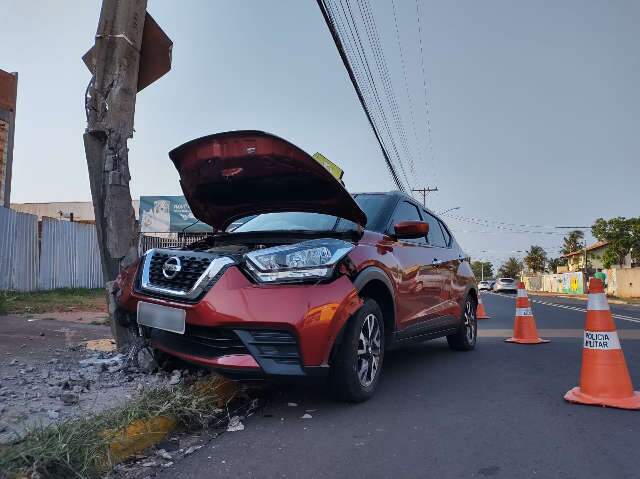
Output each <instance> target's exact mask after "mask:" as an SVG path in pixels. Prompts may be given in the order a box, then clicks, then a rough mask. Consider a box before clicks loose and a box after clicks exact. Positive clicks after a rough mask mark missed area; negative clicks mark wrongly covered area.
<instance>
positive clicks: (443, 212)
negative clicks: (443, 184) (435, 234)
mask: <svg viewBox="0 0 640 479" xmlns="http://www.w3.org/2000/svg"><path fill="white" fill-rule="evenodd" d="M460 208H462V207H461V206H454V207H453V208H449V209H448V210H444V211H441V212H440V213H438V214H439V215H440V216H443V215H445V214H447V213H449V212H450V211H454V210H459V209H460Z"/></svg>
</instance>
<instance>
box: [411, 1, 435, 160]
mask: <svg viewBox="0 0 640 479" xmlns="http://www.w3.org/2000/svg"><path fill="white" fill-rule="evenodd" d="M416 17H417V21H418V44H419V46H420V66H421V71H422V89H423V90H424V108H425V119H426V125H427V141H428V149H429V153H430V155H431V161H432V166H434V165H435V155H434V153H433V141H432V138H431V120H430V118H429V117H430V115H429V101H428V94H427V75H426V73H425V70H424V51H423V48H422V24H421V23H420V6H419V4H418V0H416Z"/></svg>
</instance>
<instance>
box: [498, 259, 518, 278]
mask: <svg viewBox="0 0 640 479" xmlns="http://www.w3.org/2000/svg"><path fill="white" fill-rule="evenodd" d="M520 271H522V262H521V261H519V260H518V258H514V257H513V256H512V257H511V258H509V259H507V261H505V262H504V263H503V264H502V266H500V269H498V276H500V277H503V278H518V277H519V276H520Z"/></svg>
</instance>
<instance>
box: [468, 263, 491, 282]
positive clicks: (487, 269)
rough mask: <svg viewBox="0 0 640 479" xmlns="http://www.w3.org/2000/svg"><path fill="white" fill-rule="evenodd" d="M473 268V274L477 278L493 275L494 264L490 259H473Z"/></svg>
mask: <svg viewBox="0 0 640 479" xmlns="http://www.w3.org/2000/svg"><path fill="white" fill-rule="evenodd" d="M483 266H484V272H483ZM471 269H472V270H473V274H474V275H475V277H476V279H481V278H492V277H493V264H492V263H491V262H490V261H472V262H471Z"/></svg>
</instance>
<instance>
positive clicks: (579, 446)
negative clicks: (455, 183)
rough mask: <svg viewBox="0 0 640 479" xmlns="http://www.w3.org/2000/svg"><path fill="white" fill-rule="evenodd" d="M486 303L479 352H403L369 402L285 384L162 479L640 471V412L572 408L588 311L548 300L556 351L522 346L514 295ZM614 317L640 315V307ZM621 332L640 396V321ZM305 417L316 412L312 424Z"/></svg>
mask: <svg viewBox="0 0 640 479" xmlns="http://www.w3.org/2000/svg"><path fill="white" fill-rule="evenodd" d="M536 299H540V300H541V301H544V302H547V303H550V302H556V303H557V304H560V305H561V306H562V301H555V299H556V298H536ZM483 301H484V304H485V307H486V309H487V311H488V313H489V314H490V315H491V316H492V319H490V320H487V321H482V322H481V323H480V330H481V333H482V337H481V338H480V339H479V344H478V347H477V349H476V350H475V351H473V352H464V353H461V352H453V351H450V350H449V349H448V347H447V344H446V341H444V340H435V341H430V342H427V343H424V344H420V345H415V346H412V347H410V348H407V349H403V350H399V351H395V352H391V353H389V354H388V355H387V357H386V359H385V365H384V372H383V377H382V381H381V384H380V388H379V391H378V394H377V395H376V396H375V397H374V398H373V399H371V400H370V401H368V402H366V403H363V404H357V405H352V404H343V403H339V402H335V401H333V400H332V399H331V397H330V396H329V395H328V393H327V392H326V391H325V390H324V388H323V387H322V386H320V385H319V386H315V387H311V386H279V387H276V388H273V390H272V393H273V394H272V397H271V399H270V400H269V401H268V403H267V406H266V408H265V410H264V411H262V412H261V413H260V414H257V415H255V416H253V417H250V418H248V419H246V420H245V421H244V423H245V426H246V428H245V430H244V431H241V432H234V433H225V434H223V435H222V436H221V437H220V438H218V439H217V440H215V441H213V442H212V443H211V444H210V445H209V446H206V447H204V448H202V449H200V450H199V451H197V452H196V453H194V454H193V455H191V456H189V457H187V458H185V459H184V460H183V461H181V462H180V463H178V464H176V465H175V466H174V467H172V468H171V469H167V470H165V471H162V473H160V474H159V477H161V478H184V479H186V478H194V477H216V478H218V477H220V478H226V477H229V478H231V477H233V478H253V477H256V478H280V477H289V478H297V477H305V478H364V477H367V478H389V477H394V478H428V477H437V478H450V477H451V478H458V477H480V478H482V477H497V478H514V477H518V478H529V477H536V478H580V479H585V478H603V477H607V478H609V477H612V478H632V477H634V478H637V477H640V471H639V468H640V463H639V461H638V447H637V444H638V437H640V436H639V434H640V413H638V412H635V411H622V410H617V409H610V408H601V407H593V406H581V405H574V404H569V403H567V402H565V401H564V400H563V395H564V393H565V392H566V391H567V390H568V389H570V388H571V387H573V386H575V385H576V384H577V380H578V376H579V370H580V356H581V346H582V343H581V341H582V340H581V338H582V327H583V323H584V313H583V312H581V311H578V310H576V309H567V308H564V307H558V306H551V305H548V304H540V303H534V304H533V312H534V315H535V317H536V320H537V323H538V328H539V329H540V330H541V331H543V332H545V333H547V337H548V338H550V339H551V340H552V341H551V343H548V344H542V345H535V346H525V345H517V344H508V343H505V342H503V338H504V337H505V336H506V335H507V334H509V333H510V331H509V330H510V329H511V328H512V325H513V315H514V308H515V300H514V298H513V297H503V296H498V295H494V294H483ZM580 304H582V307H583V308H584V306H585V303H584V302H582V303H578V304H576V305H575V306H576V307H577V308H579V307H580ZM565 306H566V305H565ZM612 311H613V313H614V314H621V315H624V316H628V317H631V318H637V319H638V321H640V308H638V307H636V308H629V307H625V308H618V307H616V306H612ZM617 325H618V329H619V330H624V331H622V333H621V337H622V338H625V337H627V338H629V337H631V338H637V339H623V340H622V346H623V348H624V352H625V355H626V358H627V362H628V364H629V367H630V370H631V376H632V380H633V382H634V384H635V385H636V388H639V386H640V322H635V321H631V320H617ZM567 331H568V332H569V333H567ZM556 333H558V334H556ZM625 335H626V336H625ZM557 336H558V337H557ZM289 402H294V403H296V404H297V406H289V405H288V404H287V403H289ZM305 412H308V413H309V414H310V415H311V416H312V417H311V418H310V419H302V418H301V417H302V416H303V414H305Z"/></svg>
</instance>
